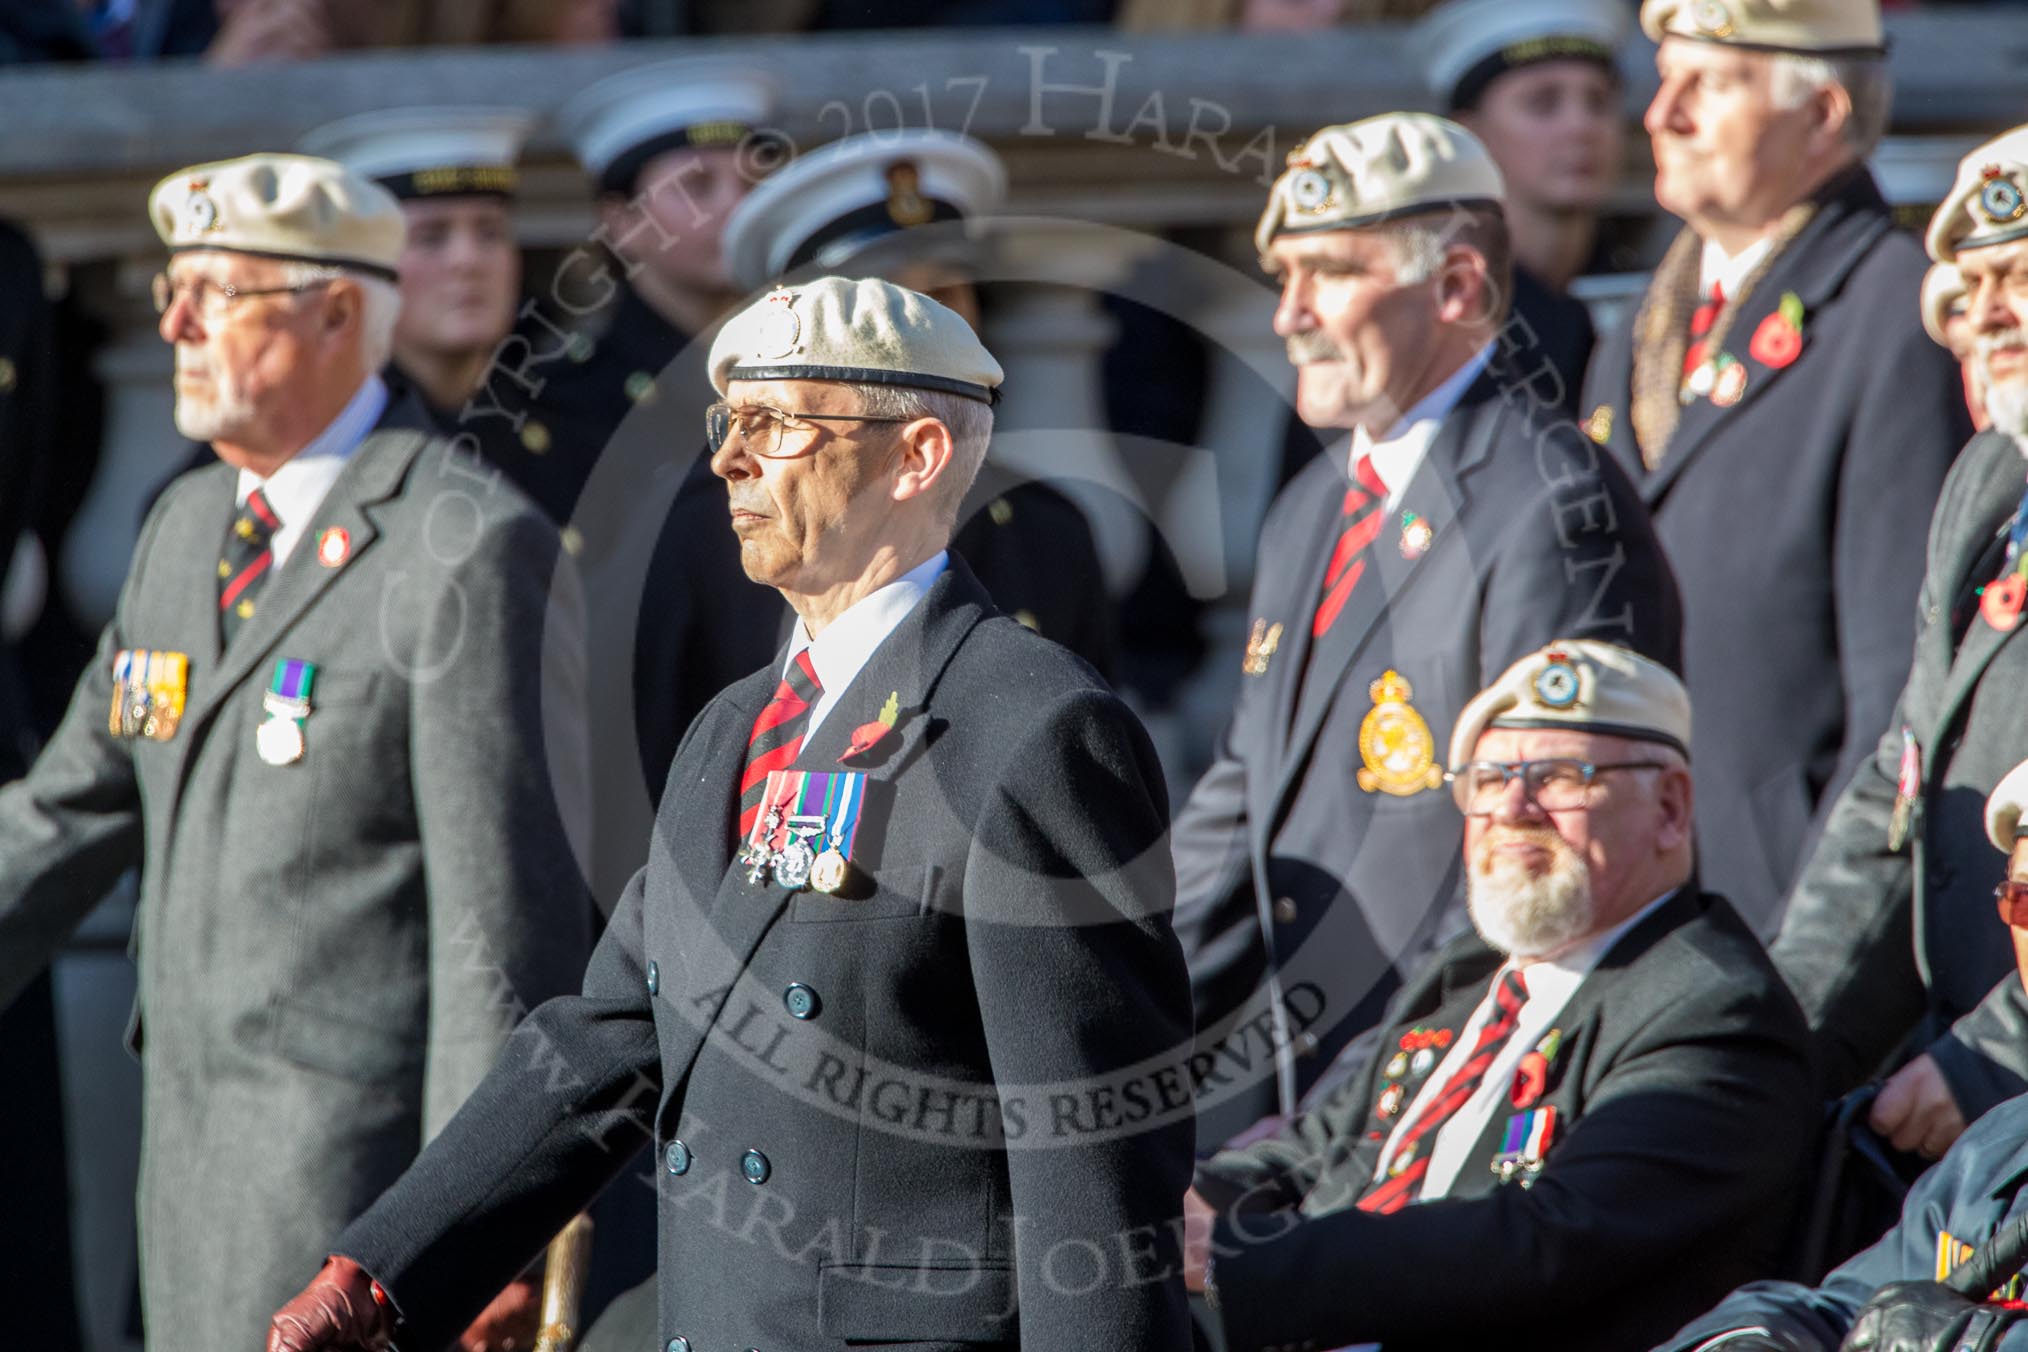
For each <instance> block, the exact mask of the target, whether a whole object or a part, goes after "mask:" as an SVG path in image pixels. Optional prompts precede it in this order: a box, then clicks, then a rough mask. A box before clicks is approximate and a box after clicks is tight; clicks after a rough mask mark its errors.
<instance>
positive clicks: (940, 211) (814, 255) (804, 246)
mask: <svg viewBox="0 0 2028 1352" xmlns="http://www.w3.org/2000/svg"><path fill="white" fill-rule="evenodd" d="M922 200H923V204H924V205H925V206H927V207H928V208H929V209H930V215H929V219H927V220H925V221H922V222H919V225H938V224H943V223H945V222H950V221H964V220H966V219H967V217H966V215H965V213H964V212H963V211H961V210H960V209H959V208H958V206H957V205H956V204H955V203H953V202H948V201H946V200H944V199H943V198H941V197H931V196H930V195H929V194H927V193H924V194H923V195H922ZM916 228H918V227H917V226H916V225H903V224H901V223H900V222H899V221H896V220H895V219H894V217H893V216H892V215H891V214H890V213H889V211H888V203H887V202H886V201H885V200H882V201H879V202H869V203H867V204H866V205H865V206H862V207H856V208H854V209H853V210H851V211H848V212H846V213H845V214H844V215H842V216H838V217H834V218H833V219H831V220H829V221H826V222H824V223H823V224H822V225H820V226H818V227H817V228H816V229H815V230H813V231H811V232H810V234H809V236H808V237H807V238H805V239H804V240H802V241H801V242H800V243H798V244H797V245H796V247H795V249H794V250H793V251H792V252H791V253H790V254H789V258H788V261H787V262H786V263H784V264H783V265H782V269H781V270H782V271H783V272H794V271H795V270H796V269H797V268H800V267H803V266H804V265H806V264H809V263H821V264H823V265H824V266H827V267H828V266H831V265H834V264H837V263H842V262H844V261H845V260H846V259H848V258H850V257H851V256H852V255H853V254H855V253H858V252H859V251H860V250H861V249H863V248H865V247H866V246H867V245H869V244H871V243H872V242H873V241H874V240H877V239H886V238H887V237H888V236H890V235H899V234H902V233H903V232H905V231H909V230H914V229H916Z"/></svg>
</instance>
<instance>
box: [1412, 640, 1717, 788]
mask: <svg viewBox="0 0 2028 1352" xmlns="http://www.w3.org/2000/svg"><path fill="white" fill-rule="evenodd" d="M1487 728H1567V729H1569V730H1571V731H1573V732H1599V733H1607V734H1609V735H1611V736H1614V737H1632V738H1634V739H1636V740H1638V741H1643V742H1660V743H1662V744H1663V745H1664V746H1670V747H1674V748H1675V749H1676V750H1678V751H1680V752H1682V753H1683V754H1684V755H1685V756H1688V755H1689V754H1690V695H1689V692H1688V691H1686V690H1685V689H1684V688H1683V682H1682V681H1680V680H1678V679H1677V678H1676V675H1675V673H1673V672H1671V671H1670V670H1669V669H1668V668H1667V667H1665V666H1663V665H1662V664H1661V663H1659V662H1653V661H1650V660H1649V659H1647V658H1645V657H1642V656H1641V655H1640V654H1638V653H1634V652H1629V651H1628V650H1627V649H1625V648H1618V647H1614V646H1613V645H1612V644H1610V643H1601V642H1599V641H1598V640H1597V639H1589V638H1578V639H1566V640H1564V641H1562V642H1558V643H1552V644H1550V645H1549V646H1547V647H1545V648H1542V649H1540V650H1538V651H1536V652H1532V653H1530V654H1528V656H1526V657H1524V658H1522V659H1521V660H1520V661H1518V662H1516V663H1515V664H1514V665H1513V666H1511V667H1509V668H1507V670H1506V671H1505V672H1503V673H1501V676H1500V679H1499V680H1497V681H1495V682H1493V684H1492V685H1490V686H1488V687H1486V689H1484V690H1482V691H1480V692H1479V694H1478V695H1476V696H1474V697H1473V699H1472V702H1471V703H1470V704H1467V705H1466V706H1465V709H1464V712H1463V713H1461V714H1459V715H1458V723H1457V727H1455V728H1454V729H1452V731H1451V768H1452V769H1453V770H1455V769H1457V768H1458V767H1459V766H1461V765H1464V764H1465V763H1466V762H1468V761H1470V760H1471V759H1472V751H1473V749H1474V748H1475V747H1477V746H1478V744H1479V734H1480V733H1482V732H1484V731H1485V730H1486V729H1487Z"/></svg>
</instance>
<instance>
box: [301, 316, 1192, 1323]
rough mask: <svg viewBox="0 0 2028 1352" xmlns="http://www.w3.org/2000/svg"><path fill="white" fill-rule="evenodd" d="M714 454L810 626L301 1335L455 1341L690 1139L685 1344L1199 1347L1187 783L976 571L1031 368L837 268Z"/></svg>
mask: <svg viewBox="0 0 2028 1352" xmlns="http://www.w3.org/2000/svg"><path fill="white" fill-rule="evenodd" d="M711 378H712V382H713V384H714V385H715V387H716V388H717V390H718V391H719V393H720V394H721V395H722V396H723V402H721V403H719V404H716V405H714V406H713V408H712V409H711V411H710V414H709V419H708V424H709V426H708V431H709V436H710V442H711V445H712V448H713V459H712V466H713V468H714V469H715V470H716V471H717V472H718V474H719V475H720V476H721V477H722V478H723V479H724V480H725V482H726V485H727V490H728V498H729V501H728V508H729V511H730V514H731V528H732V530H733V531H734V532H735V533H736V534H737V535H738V537H739V542H740V553H741V558H742V560H743V562H744V564H745V567H746V570H747V572H748V574H749V575H750V576H752V577H753V578H754V579H755V580H756V581H759V582H764V583H766V584H768V585H769V586H771V587H774V588H775V589H776V590H778V591H779V592H780V593H781V594H782V596H783V597H784V598H786V600H787V601H788V603H789V605H790V606H791V607H792V608H793V609H794V611H795V612H796V615H797V617H798V623H797V624H796V625H795V627H794V631H793V634H792V636H791V637H790V639H789V642H788V644H787V645H786V647H785V648H784V650H783V651H782V652H780V653H779V654H778V655H777V657H776V658H775V660H774V661H772V662H770V663H769V664H768V665H767V666H766V667H765V668H763V669H762V670H760V671H758V672H756V673H754V674H753V675H752V676H751V677H749V678H748V679H746V680H744V681H742V682H740V683H739V684H738V685H735V686H733V687H732V688H731V689H730V690H727V691H726V692H725V693H724V694H723V695H721V696H720V697H719V698H718V699H716V700H714V701H713V702H712V703H711V704H710V706H709V707H707V708H706V709H705V711H704V712H703V713H702V714H701V715H700V716H699V718H698V721H697V722H696V723H695V724H694V725H692V727H691V730H690V733H689V735H688V737H687V738H686V739H685V742H684V746H683V749H682V750H681V751H680V752H679V753H678V754H677V757H676V763H675V767H674V769H673V770H672V771H671V775H670V781H669V789H668V792H667V793H666V794H665V795H664V797H663V799H662V804H661V814H660V818H659V820H658V822H657V824H656V830H655V837H654V841H653V844H652V847H651V849H650V853H649V862H648V865H647V867H646V869H644V870H643V871H642V872H641V873H640V874H639V875H638V876H636V878H635V879H634V881H633V882H632V884H631V885H630V886H629V887H628V889H627V893H626V895H625V897H624V899H623V900H622V902H621V905H620V909H619V911H618V913H617V914H616V915H615V916H614V917H613V921H612V924H611V926H610V927H609V928H608V929H607V931H606V934H605V937H604V938H603V939H602V940H601V941H600V944H599V947H598V949H597V951H596V952H595V953H594V955H593V958H592V963H591V968H590V971H589V972H588V973H587V975H586V977H585V983H584V992H583V994H582V995H581V996H578V997H574V998H565V999H559V1000H555V1001H552V1002H550V1003H549V1004H547V1005H545V1006H543V1007H542V1008H541V1009H538V1010H537V1011H535V1013H534V1014H532V1015H531V1016H530V1017H529V1019H528V1020H527V1021H526V1022H525V1023H523V1025H522V1027H521V1030H520V1032H519V1033H518V1034H517V1037H518V1038H519V1041H518V1042H517V1043H515V1044H511V1045H510V1046H509V1048H508V1050H507V1052H506V1054H505V1055H504V1056H503V1057H502V1059H501V1060H500V1062H499V1064H498V1065H497V1066H496V1067H495V1069H494V1071H493V1074H492V1076H491V1077H490V1079H489V1080H488V1081H487V1082H486V1083H485V1084H484V1085H483V1086H482V1087H481V1089H480V1090H479V1092H478V1093H477V1094H476V1095H475V1096H474V1097H473V1099H472V1101H471V1102H470V1103H468V1104H467V1105H466V1108H465V1109H464V1111H463V1112H462V1113H461V1114H460V1115H459V1117H458V1118H457V1119H456V1120H455V1121H454V1122H453V1124H452V1125H451V1127H450V1128H449V1129H448V1130H447V1131H446V1132H445V1133H444V1134H443V1135H442V1136H440V1137H439V1138H438V1139H437V1141H436V1142H435V1143H434V1144H433V1145H432V1147H431V1148H430V1149H429V1150H428V1151H426V1152H425V1153H424V1156H423V1158H422V1159H421V1160H419V1161H418V1162H417V1164H416V1165H415V1167H414V1168H413V1169H412V1170H411V1171H410V1172H409V1174H408V1175H407V1176H406V1177H405V1178H403V1179H402V1180H401V1181H400V1182H399V1183H397V1184H396V1185H395V1186H394V1188H392V1189H391V1190H390V1191H389V1192H388V1193H387V1194H386V1196H384V1197H383V1198H382V1199H381V1201H380V1202H379V1203H378V1204H377V1205H376V1206H375V1207H374V1208H373V1209H372V1210H371V1211H369V1212H368V1213H367V1215H366V1216H365V1217H364V1218H362V1219H361V1220H360V1221H359V1222H358V1223H357V1224H356V1225H355V1226H353V1227H352V1228H351V1230H349V1231H348V1232H347V1234H346V1235H345V1236H344V1237H343V1238H342V1239H341V1240H340V1241H339V1242H338V1244H337V1246H336V1249H335V1252H336V1253H337V1254H339V1255H341V1256H340V1257H338V1258H336V1259H335V1260H334V1261H333V1263H332V1264H331V1266H330V1267H329V1268H327V1269H326V1270H325V1272H324V1273H323V1274H322V1275H321V1276H320V1277H319V1278H318V1279H317V1281H316V1282H315V1283H313V1284H312V1285H311V1287H310V1288H309V1289H307V1290H306V1291H305V1292H304V1293H303V1294H302V1295H301V1296H299V1297H298V1298H297V1299H296V1300H294V1301H291V1302H290V1303H289V1304H288V1305H287V1306H286V1307H285V1308H284V1309H283V1310H282V1311H281V1312H280V1313H279V1314H277V1316H276V1318H275V1322H274V1332H273V1335H272V1338H271V1341H270V1348H271V1349H272V1352H311V1349H318V1348H346V1347H359V1346H370V1345H374V1342H375V1340H376V1339H378V1338H381V1337H384V1336H387V1335H389V1334H392V1335H393V1336H395V1337H396V1338H397V1339H399V1340H400V1341H401V1343H402V1345H404V1346H407V1345H411V1344H412V1345H414V1346H417V1347H435V1346H438V1345H441V1344H442V1343H443V1342H444V1341H445V1339H446V1338H447V1337H449V1335H450V1334H451V1333H452V1332H454V1331H455V1330H456V1329H457V1328H458V1327H459V1326H460V1324H461V1323H462V1322H463V1321H464V1320H466V1319H467V1318H469V1317H470V1314H471V1311H472V1310H473V1308H474V1307H476V1306H477V1305H478V1304H479V1303H480V1302H481V1301H482V1300H483V1299H484V1298H485V1294H486V1292H487V1290H488V1289H489V1288H492V1287H496V1286H498V1284H499V1283H500V1282H501V1281H502V1280H504V1279H505V1278H506V1277H507V1276H509V1275H511V1274H512V1273H513V1272H514V1271H516V1270H517V1269H518V1268H519V1267H520V1266H521V1265H522V1264H523V1263H525V1262H527V1261H528V1259H529V1256H530V1255H531V1254H532V1253H533V1252H534V1251H535V1249H536V1248H537V1247H538V1246H539V1245H540V1244H541V1242H542V1240H543V1239H544V1237H545V1236H546V1235H547V1234H548V1233H550V1232H551V1231H553V1230H554V1229H555V1228H556V1227H557V1226H558V1225H559V1224H561V1223H562V1221H563V1220H564V1219H565V1218H566V1217H567V1216H569V1214H570V1213H571V1212H572V1211H573V1210H575V1209H576V1208H577V1207H579V1206H581V1205H583V1203H584V1201H585V1199H587V1198H588V1197H590V1196H591V1195H592V1194H594V1193H595V1192H597V1190H598V1189H599V1188H600V1187H601V1186H603V1185H604V1184H605V1183H606V1182H607V1181H608V1180H609V1179H610V1178H611V1177H612V1175H613V1173H614V1171H615V1170H616V1169H617V1168H618V1167H619V1166H620V1164H621V1163H622V1162H623V1161H624V1159H625V1158H626V1156H627V1155H628V1154H629V1153H631V1151H632V1149H633V1148H634V1147H635V1146H636V1145H637V1144H638V1143H639V1142H640V1141H641V1140H642V1131H643V1128H646V1129H647V1130H648V1131H651V1132H652V1136H653V1140H654V1142H655V1147H656V1158H657V1159H658V1160H659V1161H660V1163H661V1189H660V1200H661V1234H660V1239H661V1271H660V1283H661V1316H660V1321H661V1323H660V1328H659V1329H658V1330H657V1334H656V1339H655V1344H654V1345H655V1346H657V1347H661V1348H664V1349H670V1350H672V1352H687V1350H688V1349H696V1350H697V1352H707V1350H708V1349H718V1348H758V1349H779V1350H780V1352H788V1350H789V1349H808V1348H819V1347H842V1346H846V1345H853V1344H862V1343H863V1344H910V1345H916V1346H924V1347H945V1346H956V1345H959V1344H970V1343H977V1344H988V1345H993V1346H998V1347H1009V1348H1011V1347H1029V1348H1036V1349H1051V1350H1052V1352H1053V1350H1054V1349H1058V1348H1070V1347H1105V1348H1119V1349H1150V1350H1151V1352H1152V1350H1153V1349H1170V1348H1175V1347H1178V1346H1182V1345H1183V1342H1184V1340H1185V1339H1187V1337H1188V1332H1187V1321H1186V1315H1185V1312H1184V1310H1185V1307H1184V1293H1183V1287H1182V1282H1181V1279H1180V1275H1179V1273H1180V1267H1179V1262H1178V1259H1179V1254H1178V1251H1177V1245H1176V1239H1175V1232H1174V1228H1173V1226H1172V1225H1171V1224H1170V1223H1169V1222H1170V1221H1171V1220H1172V1218H1173V1217H1174V1216H1175V1215H1176V1212H1177V1209H1178V1207H1179V1205H1180V1202H1181V1198H1182V1195H1183V1191H1184V1188H1185V1187H1186V1185H1187V1183H1188V1178H1189V1165H1190V1154H1191V1139H1192V1137H1191V1103H1190V1093H1189V1085H1188V1082H1187V1079H1186V1078H1185V1077H1184V1076H1183V1075H1182V1074H1181V1073H1180V1071H1179V1069H1178V1064H1177V1057H1178V1055H1179V1053H1180V1052H1181V1051H1182V1050H1183V1049H1184V1048H1187V1045H1188V1041H1189V1036H1190V1009H1189V995H1188V990H1187V987H1186V985H1185V978H1184V969H1183V964H1182V961H1181V957H1180V955H1179V953H1178V951H1177V947H1176V942H1175V940H1174V938H1173V937H1172V936H1171V935H1170V933H1169V927H1168V920H1167V914H1166V912H1167V907H1168V904H1169V900H1170V892H1171V886H1172V877H1171V873H1170V869H1169V863H1168V858H1167V854H1166V852H1165V850H1164V848H1163V839H1162V836H1163V829H1164V825H1165V816H1166V811H1165V808H1166V805H1165V802H1164V799H1163V792H1162V776H1161V771H1160V768H1159V767H1158V766H1157V764H1156V762H1155V757H1154V753H1153V751H1152V749H1151V748H1150V746H1149V743H1148V740H1147V737H1146V734H1145V733H1144V732H1143V731H1142V729H1141V728H1140V726H1139V724H1138V723H1136V721H1135V720H1134V717H1133V715H1132V714H1131V713H1129V712H1128V711H1127V709H1126V708H1125V706H1124V705H1122V704H1121V703H1120V701H1119V700H1118V699H1117V698H1116V697H1115V696H1114V695H1113V694H1112V693H1111V692H1110V691H1108V690H1107V689H1106V688H1105V686H1104V685H1103V684H1102V683H1101V682H1100V681H1099V680H1098V679H1097V678H1096V677H1095V676H1093V675H1092V673H1091V671H1090V669H1089V668H1088V667H1086V666H1085V665H1084V664H1083V663H1081V662H1079V661H1077V660H1076V659H1075V658H1073V657H1071V656H1070V655H1069V654H1068V653H1066V652H1065V651H1064V650H1063V649H1061V648H1059V647H1057V646H1056V645H1055V644H1053V643H1051V642H1049V641H1048V640H1046V639H1043V638H1041V637H1039V636H1038V635H1035V634H1033V633H1031V632H1029V631H1028V630H1027V629H1025V628H1024V627H1022V626H1021V625H1020V624H1018V623H1016V622H1015V621H1014V620H1012V619H1010V618H1007V617H1005V616H1002V615H999V614H997V613H995V612H994V610H993V608H992V606H991V604H990V603H989V602H988V600H987V598H986V595H985V592H984V591H983V590H982V589H981V588H980V586H979V584H978V582H977V580H976V579H974V578H973V576H972V575H971V573H970V571H969V570H968V569H967V568H966V566H965V565H964V563H963V562H962V561H961V560H960V559H959V558H957V557H956V556H955V555H953V554H951V553H950V552H949V551H948V549H947V544H948V540H949V537H950V531H951V525H952V521H953V518H954V516H955V513H956V510H957V506H958V503H959V501H960V500H961V499H962V497H963V496H964V492H965V489H966V487H967V485H968V482H969V480H970V478H971V475H972V473H973V472H974V471H975V470H976V469H977V468H978V465H979V461H980V459H981V457H982V456H983V455H984V454H985V449H986V439H987V437H988V435H989V434H990V432H991V428H992V420H993V415H992V404H993V398H994V393H995V389H996V387H997V386H998V384H999V382H1000V367H999V364H998V363H997V362H995V361H994V360H993V358H992V356H991V355H990V354H988V353H987V351H986V350H985V348H984V347H983V346H981V345H980V343H979V341H978V339H977V338H976V337H975V336H974V335H973V333H972V331H971V330H970V328H968V327H967V326H966V325H965V323H964V321H963V320H961V319H959V318H958V317H957V316H956V315H955V314H953V313H952V312H950V311H949V310H946V309H945V308H944V307H942V306H940V305H938V304H937V303H936V302H934V301H932V300H929V299H928V298H927V297H924V296H920V295H917V294H916V293H914V292H910V291H905V290H902V289H901V288H899V287H896V286H893V285H891V284H890V283H887V282H881V281H873V280H865V281H856V282H854V281H847V280H844V279H842V278H835V277H832V278H822V279H818V280H815V281H812V282H809V283H807V284H802V285H797V286H793V287H790V288H788V289H784V290H778V291H775V292H771V293H770V294H768V295H767V296H765V297H763V298H762V299H760V300H758V301H756V302H755V303H754V304H753V305H751V306H750V307H748V308H747V309H746V310H743V311H742V312H740V313H739V314H738V315H736V316H734V317H733V319H732V320H731V321H729V322H728V323H727V325H726V327H725V328H724V329H723V331H722V332H721V333H720V334H719V337H718V339H717V341H716V342H715V343H714V344H713V346H712V351H711Z"/></svg>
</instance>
